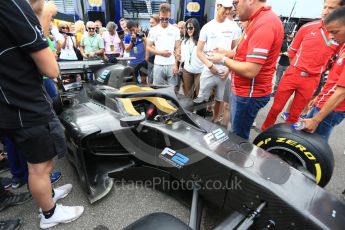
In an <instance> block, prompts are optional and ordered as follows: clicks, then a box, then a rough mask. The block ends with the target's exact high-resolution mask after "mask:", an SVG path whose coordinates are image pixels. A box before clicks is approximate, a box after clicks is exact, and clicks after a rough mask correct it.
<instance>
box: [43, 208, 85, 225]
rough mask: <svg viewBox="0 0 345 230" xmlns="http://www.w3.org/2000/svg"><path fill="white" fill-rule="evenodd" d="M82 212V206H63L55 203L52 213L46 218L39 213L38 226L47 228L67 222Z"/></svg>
mask: <svg viewBox="0 0 345 230" xmlns="http://www.w3.org/2000/svg"><path fill="white" fill-rule="evenodd" d="M83 212H84V207H83V206H63V205H61V204H57V205H56V208H55V212H54V214H53V215H52V216H51V217H50V218H48V219H46V218H45V217H44V215H43V214H40V216H41V221H40V228H41V229H47V228H51V227H53V226H55V225H58V224H61V223H69V222H72V221H74V220H76V219H78V218H79V217H80V216H81V214H83Z"/></svg>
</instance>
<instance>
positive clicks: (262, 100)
mask: <svg viewBox="0 0 345 230" xmlns="http://www.w3.org/2000/svg"><path fill="white" fill-rule="evenodd" d="M230 100H231V108H230V110H231V111H230V112H231V115H232V120H231V125H232V132H233V133H235V134H237V135H238V136H240V137H242V138H244V139H246V140H248V139H249V133H250V129H251V127H252V124H253V122H254V121H255V118H256V116H257V115H258V112H259V110H260V109H261V108H263V107H264V106H265V105H266V104H267V103H268V102H269V100H270V95H267V96H264V97H240V96H235V95H233V94H232V95H231V98H230Z"/></svg>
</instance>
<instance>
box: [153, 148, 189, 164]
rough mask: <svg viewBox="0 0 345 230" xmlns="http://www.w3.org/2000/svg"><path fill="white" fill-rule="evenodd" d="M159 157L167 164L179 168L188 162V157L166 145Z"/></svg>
mask: <svg viewBox="0 0 345 230" xmlns="http://www.w3.org/2000/svg"><path fill="white" fill-rule="evenodd" d="M159 158H161V159H162V160H164V161H166V162H168V163H169V164H171V165H173V166H175V167H176V168H179V169H180V168H182V166H185V165H186V164H187V163H188V162H189V158H188V157H186V156H185V155H183V154H182V153H179V152H176V151H175V150H172V149H170V148H168V147H166V148H165V149H164V150H163V151H162V152H161V154H160V155H159Z"/></svg>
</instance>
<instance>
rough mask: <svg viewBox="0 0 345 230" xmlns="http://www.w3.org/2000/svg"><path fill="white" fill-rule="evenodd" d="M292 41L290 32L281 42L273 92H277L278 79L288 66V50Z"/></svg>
mask: <svg viewBox="0 0 345 230" xmlns="http://www.w3.org/2000/svg"><path fill="white" fill-rule="evenodd" d="M292 39H293V33H291V32H290V33H287V34H286V38H285V39H284V41H283V45H282V48H281V50H280V59H279V62H278V66H277V71H276V81H275V83H274V92H275V91H276V90H277V88H278V85H279V82H280V79H281V78H282V76H283V74H284V72H285V70H286V69H287V67H289V65H290V60H289V56H288V49H289V47H290V45H291V42H292Z"/></svg>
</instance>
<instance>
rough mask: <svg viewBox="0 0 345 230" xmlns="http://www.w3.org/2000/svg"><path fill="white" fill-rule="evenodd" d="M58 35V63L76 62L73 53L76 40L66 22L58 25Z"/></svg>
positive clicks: (75, 56) (76, 58)
mask: <svg viewBox="0 0 345 230" xmlns="http://www.w3.org/2000/svg"><path fill="white" fill-rule="evenodd" d="M59 32H60V33H59V35H58V38H57V42H58V49H57V50H58V51H59V52H60V55H59V60H60V61H74V60H78V57H77V55H76V53H75V51H74V47H76V39H75V37H74V34H72V33H70V28H69V26H68V24H67V23H66V22H60V23H59Z"/></svg>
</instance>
